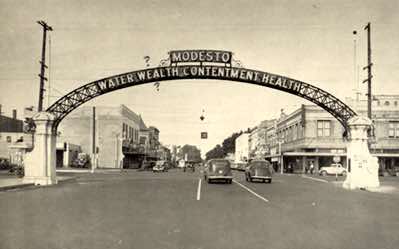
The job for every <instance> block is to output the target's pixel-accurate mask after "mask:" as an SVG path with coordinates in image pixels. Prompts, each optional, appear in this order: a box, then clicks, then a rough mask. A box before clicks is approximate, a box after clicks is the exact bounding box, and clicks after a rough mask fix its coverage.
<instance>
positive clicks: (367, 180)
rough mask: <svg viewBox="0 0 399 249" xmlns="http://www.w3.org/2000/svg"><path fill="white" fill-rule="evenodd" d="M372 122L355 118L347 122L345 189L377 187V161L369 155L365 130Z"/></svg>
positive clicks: (359, 117) (367, 119)
mask: <svg viewBox="0 0 399 249" xmlns="http://www.w3.org/2000/svg"><path fill="white" fill-rule="evenodd" d="M371 125H372V122H371V120H370V119H369V118H366V117H363V116H355V117H353V118H351V119H349V121H348V126H349V134H350V137H349V143H348V146H347V158H348V171H349V172H348V174H347V176H346V180H345V181H344V183H343V187H344V188H347V189H357V188H361V189H367V188H373V187H379V186H380V182H379V180H378V159H377V157H374V156H372V155H371V154H370V151H369V148H368V136H367V130H368V129H369V128H370V127H371Z"/></svg>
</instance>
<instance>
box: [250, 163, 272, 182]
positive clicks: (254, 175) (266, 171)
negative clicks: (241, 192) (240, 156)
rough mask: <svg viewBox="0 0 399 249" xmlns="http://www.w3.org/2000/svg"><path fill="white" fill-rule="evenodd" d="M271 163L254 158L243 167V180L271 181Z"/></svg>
mask: <svg viewBox="0 0 399 249" xmlns="http://www.w3.org/2000/svg"><path fill="white" fill-rule="evenodd" d="M272 173H273V169H272V165H271V164H270V163H269V162H268V161H264V160H254V161H252V162H250V163H249V164H248V166H247V167H246V168H245V180H246V181H250V182H252V180H254V179H256V180H261V181H263V182H266V181H267V182H268V183H271V182H272Z"/></svg>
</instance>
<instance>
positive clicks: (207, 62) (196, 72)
mask: <svg viewBox="0 0 399 249" xmlns="http://www.w3.org/2000/svg"><path fill="white" fill-rule="evenodd" d="M184 79H208V80H228V81H237V82H243V83H249V84H255V85H259V86H264V87H269V88H273V89H277V90H280V91H283V92H287V93H290V94H293V95H296V96H299V97H302V98H304V99H307V100H309V101H311V102H313V103H315V104H316V105H318V106H320V107H321V108H323V109H324V110H326V111H327V112H329V113H330V114H331V115H333V116H334V117H335V118H336V119H337V120H338V121H339V122H340V123H341V124H342V125H343V127H344V128H345V129H346V130H347V131H348V134H350V136H349V143H348V146H347V158H348V159H349V165H350V168H351V170H350V172H349V173H348V175H347V179H346V180H345V182H344V184H343V185H344V186H345V187H347V188H367V187H376V186H379V181H378V162H377V159H376V158H375V157H372V156H371V154H370V152H369V150H368V146H367V129H368V128H369V127H370V125H371V120H369V119H368V118H364V117H359V116H357V114H356V113H355V112H354V111H353V110H352V109H351V108H350V107H348V106H347V105H346V104H345V103H343V102H342V101H340V100H339V99H338V98H336V97H335V96H333V95H332V94H330V93H328V92H326V91H324V90H322V89H320V88H318V87H316V86H313V85H311V84H307V83H305V82H302V81H299V80H295V79H291V78H288V77H284V76H280V75H277V74H272V73H268V72H264V71H259V70H254V69H248V68H244V67H242V66H241V64H240V63H239V61H236V60H234V58H233V53H232V52H230V51H221V50H174V51H170V52H169V58H168V59H166V60H163V61H161V65H160V66H159V67H154V68H146V69H142V70H137V71H132V72H127V73H123V74H119V75H114V76H111V77H107V78H104V79H100V80H96V81H93V82H91V83H88V84H85V85H83V86H81V87H79V88H77V89H75V90H73V91H71V92H70V93H68V94H66V95H65V96H63V97H62V98H60V99H58V100H57V101H56V102H55V103H54V104H53V105H51V106H50V107H49V108H48V109H47V110H46V112H39V113H38V114H37V115H35V116H34V117H33V119H34V121H35V124H36V132H35V144H34V149H33V150H32V152H30V153H28V154H27V156H26V159H25V176H24V182H30V183H35V184H40V185H50V184H56V183H57V179H56V172H55V157H56V148H55V147H56V146H55V145H56V139H57V136H56V134H57V127H58V125H59V123H60V122H61V120H62V119H63V118H64V117H65V116H66V115H68V114H69V113H70V112H72V111H73V110H74V109H76V108H77V107H79V106H80V105H82V104H83V103H85V102H87V101H89V100H91V99H93V98H95V97H97V96H101V95H103V94H106V93H109V92H112V91H115V90H119V89H123V88H126V87H131V86H137V85H141V84H146V83H151V82H152V83H157V82H160V81H169V80H184Z"/></svg>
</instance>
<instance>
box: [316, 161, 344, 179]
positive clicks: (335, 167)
mask: <svg viewBox="0 0 399 249" xmlns="http://www.w3.org/2000/svg"><path fill="white" fill-rule="evenodd" d="M346 173H347V170H346V168H345V167H343V166H342V164H340V163H333V164H331V165H330V166H323V167H321V168H320V169H319V175H322V176H326V175H343V176H346Z"/></svg>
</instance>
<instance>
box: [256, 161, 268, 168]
mask: <svg viewBox="0 0 399 249" xmlns="http://www.w3.org/2000/svg"><path fill="white" fill-rule="evenodd" d="M252 166H253V167H255V168H269V166H270V165H269V163H268V162H253V163H252Z"/></svg>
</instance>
